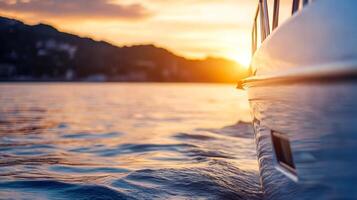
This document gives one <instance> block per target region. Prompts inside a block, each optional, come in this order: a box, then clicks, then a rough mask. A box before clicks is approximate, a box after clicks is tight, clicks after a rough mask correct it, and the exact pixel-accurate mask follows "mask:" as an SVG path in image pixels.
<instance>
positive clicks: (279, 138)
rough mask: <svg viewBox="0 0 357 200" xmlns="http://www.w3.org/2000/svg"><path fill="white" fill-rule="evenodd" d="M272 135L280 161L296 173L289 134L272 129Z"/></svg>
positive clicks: (277, 157)
mask: <svg viewBox="0 0 357 200" xmlns="http://www.w3.org/2000/svg"><path fill="white" fill-rule="evenodd" d="M271 135H272V142H273V147H274V151H275V155H276V159H277V161H278V163H279V164H280V165H281V166H283V167H284V168H286V169H287V170H289V171H290V172H292V173H294V174H295V173H296V172H295V164H294V160H293V155H292V152H291V147H290V142H289V139H288V137H287V135H285V134H281V133H278V132H275V131H272V132H271Z"/></svg>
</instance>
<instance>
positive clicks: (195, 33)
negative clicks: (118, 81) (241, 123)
mask: <svg viewBox="0 0 357 200" xmlns="http://www.w3.org/2000/svg"><path fill="white" fill-rule="evenodd" d="M256 3H257V1H254V0H0V15H3V16H7V17H13V18H17V19H20V20H23V21H25V22H26V23H31V24H33V23H39V22H43V23H49V24H51V25H54V26H55V27H57V28H58V29H59V30H61V31H66V32H71V33H75V34H78V35H81V36H87V37H92V38H94V39H97V40H106V41H109V42H111V43H113V44H116V45H132V44H143V43H145V44H147V43H153V44H155V45H157V46H161V47H164V48H167V49H169V50H171V51H173V52H174V53H176V54H178V55H183V56H186V57H189V58H202V57H206V56H222V57H227V58H230V59H234V60H236V61H238V62H240V63H241V64H243V65H246V66H247V65H248V64H249V62H250V55H251V48H250V46H251V39H250V35H251V34H250V33H251V24H252V19H253V15H254V11H255V8H256V5H257V4H256Z"/></svg>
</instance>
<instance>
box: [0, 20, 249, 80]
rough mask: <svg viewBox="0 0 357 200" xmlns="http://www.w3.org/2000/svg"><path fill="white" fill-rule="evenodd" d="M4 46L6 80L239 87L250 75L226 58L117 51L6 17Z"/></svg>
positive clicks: (2, 75)
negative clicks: (211, 83) (215, 83)
mask: <svg viewBox="0 0 357 200" xmlns="http://www.w3.org/2000/svg"><path fill="white" fill-rule="evenodd" d="M0 44H1V46H0V80H2V81H21V80H22V81H167V82H171V81H179V82H236V81H237V80H238V79H239V78H242V77H243V76H245V74H246V70H244V68H242V67H240V66H239V65H238V64H237V63H235V62H233V61H230V60H226V59H222V58H207V59H204V60H189V59H186V58H184V57H181V56H177V55H175V54H173V53H172V52H170V51H168V50H166V49H163V48H159V47H156V46H154V45H136V46H124V47H117V46H114V45H112V44H109V43H107V42H104V41H95V40H93V39H90V38H82V37H79V36H76V35H73V34H68V33H63V32H60V31H58V30H57V29H55V28H54V27H52V26H50V25H46V24H38V25H34V26H31V25H26V24H24V23H22V22H20V21H18V20H14V19H8V18H4V17H0Z"/></svg>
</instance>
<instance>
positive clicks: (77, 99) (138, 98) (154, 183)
mask: <svg viewBox="0 0 357 200" xmlns="http://www.w3.org/2000/svg"><path fill="white" fill-rule="evenodd" d="M250 120H251V117H250V113H249V105H248V102H247V96H246V94H245V93H244V92H242V91H238V90H236V89H235V87H234V85H216V84H160V83H157V84H155V83H140V84H137V83H2V84H0V199H249V200H254V199H260V197H261V191H260V184H259V178H258V164H257V159H256V152H255V144H254V139H253V133H252V131H253V130H252V127H251V125H250V123H249V122H250Z"/></svg>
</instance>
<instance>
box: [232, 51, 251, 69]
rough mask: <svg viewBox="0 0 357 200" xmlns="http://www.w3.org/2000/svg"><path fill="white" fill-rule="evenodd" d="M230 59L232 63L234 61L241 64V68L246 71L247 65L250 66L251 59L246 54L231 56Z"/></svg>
mask: <svg viewBox="0 0 357 200" xmlns="http://www.w3.org/2000/svg"><path fill="white" fill-rule="evenodd" d="M229 57H230V58H231V59H233V60H234V61H236V62H237V63H239V64H241V65H242V67H244V68H246V69H248V68H249V65H250V62H251V59H252V57H251V56H250V55H249V54H247V55H245V54H239V55H233V56H229Z"/></svg>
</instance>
